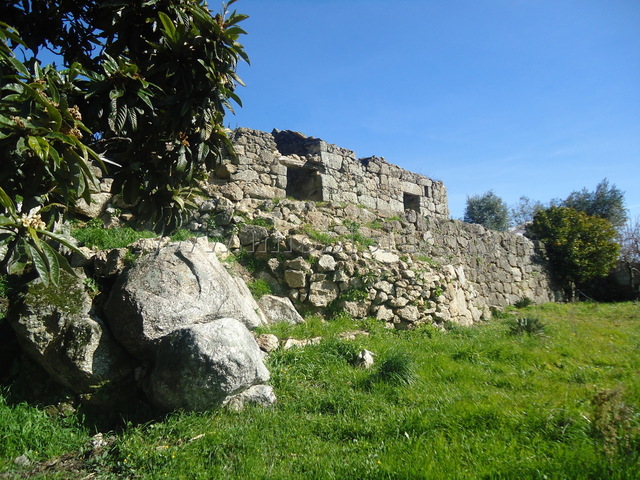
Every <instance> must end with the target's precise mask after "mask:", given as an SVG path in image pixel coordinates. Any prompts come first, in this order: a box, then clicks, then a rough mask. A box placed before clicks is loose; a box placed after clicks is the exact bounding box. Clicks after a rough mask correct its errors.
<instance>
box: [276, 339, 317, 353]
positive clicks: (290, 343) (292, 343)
mask: <svg viewBox="0 0 640 480" xmlns="http://www.w3.org/2000/svg"><path fill="white" fill-rule="evenodd" d="M321 341H322V337H314V338H307V339H304V340H297V339H295V338H287V339H286V340H285V341H284V343H283V344H282V349H283V350H290V349H292V348H294V347H296V348H302V347H306V346H307V345H317V344H319V343H320V342H321Z"/></svg>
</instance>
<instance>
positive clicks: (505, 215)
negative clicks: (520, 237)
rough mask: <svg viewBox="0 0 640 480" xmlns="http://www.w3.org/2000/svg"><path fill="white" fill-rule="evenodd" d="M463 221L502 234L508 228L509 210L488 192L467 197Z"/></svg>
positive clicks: (493, 194)
mask: <svg viewBox="0 0 640 480" xmlns="http://www.w3.org/2000/svg"><path fill="white" fill-rule="evenodd" d="M464 221H465V222H469V223H478V224H480V225H482V226H484V227H486V228H490V229H492V230H498V231H502V232H503V231H505V230H507V229H508V228H509V208H508V207H507V204H506V203H505V202H504V201H503V200H502V199H501V198H500V197H498V196H497V195H496V194H495V193H493V191H491V190H490V191H488V192H486V193H484V194H482V195H473V196H471V197H467V206H466V208H465V211H464Z"/></svg>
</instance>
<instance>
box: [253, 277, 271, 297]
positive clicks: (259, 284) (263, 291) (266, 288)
mask: <svg viewBox="0 0 640 480" xmlns="http://www.w3.org/2000/svg"><path fill="white" fill-rule="evenodd" d="M247 287H249V291H250V292H251V294H252V295H253V298H255V299H256V300H259V299H260V298H262V297H263V296H265V295H271V293H272V291H271V285H269V284H268V283H267V282H266V281H264V280H263V279H261V278H259V279H257V280H254V281H252V282H249V283H247Z"/></svg>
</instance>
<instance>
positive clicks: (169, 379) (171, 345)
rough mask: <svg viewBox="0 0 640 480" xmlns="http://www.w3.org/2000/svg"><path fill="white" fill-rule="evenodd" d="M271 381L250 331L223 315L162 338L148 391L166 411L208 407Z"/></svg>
mask: <svg viewBox="0 0 640 480" xmlns="http://www.w3.org/2000/svg"><path fill="white" fill-rule="evenodd" d="M267 380H269V372H268V370H267V369H266V367H265V366H264V363H263V362H262V355H261V353H260V349H259V347H258V344H257V343H256V341H255V339H254V338H253V335H252V334H251V332H249V330H247V328H246V327H245V326H244V325H243V324H242V323H241V322H239V321H237V320H235V319H232V318H221V319H218V320H215V321H212V322H209V323H199V324H194V325H191V326H188V327H184V328H180V329H177V330H174V331H173V332H172V333H171V334H170V335H167V336H165V337H163V338H162V339H161V340H160V342H159V344H158V346H157V348H156V349H155V364H154V367H153V370H152V372H151V375H150V376H149V379H148V381H147V382H146V384H145V391H146V393H147V396H148V398H149V399H150V400H151V402H153V404H154V405H156V406H157V407H159V408H160V409H162V410H165V411H171V410H176V409H180V408H184V409H187V410H195V411H203V410H208V409H210V408H213V407H216V406H219V405H223V404H225V403H227V402H229V401H231V397H234V396H236V395H238V394H240V393H242V392H244V391H246V390H247V389H249V388H250V387H252V386H254V385H259V384H263V383H265V382H266V381H267Z"/></svg>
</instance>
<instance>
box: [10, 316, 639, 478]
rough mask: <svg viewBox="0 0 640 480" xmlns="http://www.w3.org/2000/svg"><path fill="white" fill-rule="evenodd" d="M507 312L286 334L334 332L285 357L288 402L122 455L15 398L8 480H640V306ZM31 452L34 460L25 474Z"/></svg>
mask: <svg viewBox="0 0 640 480" xmlns="http://www.w3.org/2000/svg"><path fill="white" fill-rule="evenodd" d="M503 317H504V318H497V319H495V320H494V321H492V322H491V323H489V324H487V325H481V326H476V327H472V328H461V327H455V326H452V327H450V328H449V329H448V330H447V331H446V332H441V331H439V330H437V329H435V328H433V327H424V328H422V329H419V330H416V331H410V332H409V331H389V330H386V329H384V328H382V327H381V326H380V325H379V324H377V323H376V322H374V321H371V320H369V321H365V322H361V323H360V324H358V325H357V328H360V329H362V330H366V331H367V332H368V333H369V335H359V336H357V337H356V338H355V340H343V339H340V338H339V337H338V334H339V333H340V332H342V331H345V330H353V329H354V324H353V322H350V321H349V320H348V319H345V318H343V319H337V320H334V321H331V322H322V321H320V320H319V319H317V318H311V319H308V322H307V324H304V325H298V326H295V327H292V326H279V327H273V328H272V329H271V330H269V333H275V334H276V335H278V336H279V337H281V338H286V337H294V338H305V337H315V336H322V337H323V341H322V342H321V343H320V344H319V345H314V346H308V347H305V348H303V349H292V350H287V351H278V352H275V353H273V354H272V355H271V357H270V359H269V361H268V363H269V367H270V370H271V372H272V384H273V386H274V387H275V391H276V394H277V395H278V399H279V401H278V404H277V406H275V407H274V408H268V409H260V408H256V409H249V410H246V411H244V412H232V411H217V412H210V413H202V414H192V413H176V414H172V415H170V416H168V417H166V418H163V419H158V420H156V421H151V422H146V423H144V424H136V423H132V422H128V423H126V424H125V425H124V426H123V427H122V428H121V429H119V430H117V431H115V432H102V433H103V438H104V439H105V442H106V445H105V446H103V447H100V446H99V445H98V446H96V447H95V448H93V449H92V447H91V445H90V438H91V436H92V435H94V434H95V433H96V431H95V430H93V427H91V426H89V424H88V422H86V421H85V422H83V421H82V418H81V416H80V415H79V414H78V413H71V414H66V415H65V414H63V413H60V409H57V410H55V412H54V411H53V410H54V409H45V408H36V407H33V406H28V405H25V404H17V405H8V404H7V402H6V401H4V400H0V471H2V472H6V473H5V475H6V478H20V477H21V475H24V476H25V477H30V478H64V479H68V478H114V479H115V478H150V479H155V478H172V479H181V478H184V479H211V478H224V479H227V478H239V479H249V478H250V479H263V478H264V479H267V478H269V479H300V478H305V479H309V478H318V479H331V478H335V479H387V478H388V479H421V478H433V479H444V478H446V479H498V478H505V479H528V478H531V479H534V478H535V479H545V478H548V479H563V478H571V479H604V478H607V479H638V478H640V466H639V460H640V416H639V414H638V412H640V380H639V378H640V306H638V305H637V304H632V303H628V304H612V305H604V304H572V305H542V306H538V307H528V308H526V309H521V310H519V311H514V312H512V313H511V314H509V315H504V316H503ZM518 317H519V318H526V319H527V320H526V321H521V322H520V323H518V322H517V321H516V319H517V318H518ZM363 348H366V349H368V350H370V351H372V352H374V353H375V354H376V366H374V368H373V369H371V370H363V369H359V368H356V367H354V366H352V364H351V361H352V359H353V357H354V356H355V354H357V353H358V352H359V351H360V350H361V349H363ZM5 396H6V395H5ZM47 412H48V413H47ZM95 443H96V440H94V444H95ZM20 456H24V457H23V458H22V460H26V459H28V460H29V462H30V463H29V464H28V465H25V466H18V465H16V464H15V459H16V458H17V457H20ZM90 474H91V475H92V476H90V477H87V475H90ZM0 478H5V477H3V475H2V474H0Z"/></svg>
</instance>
